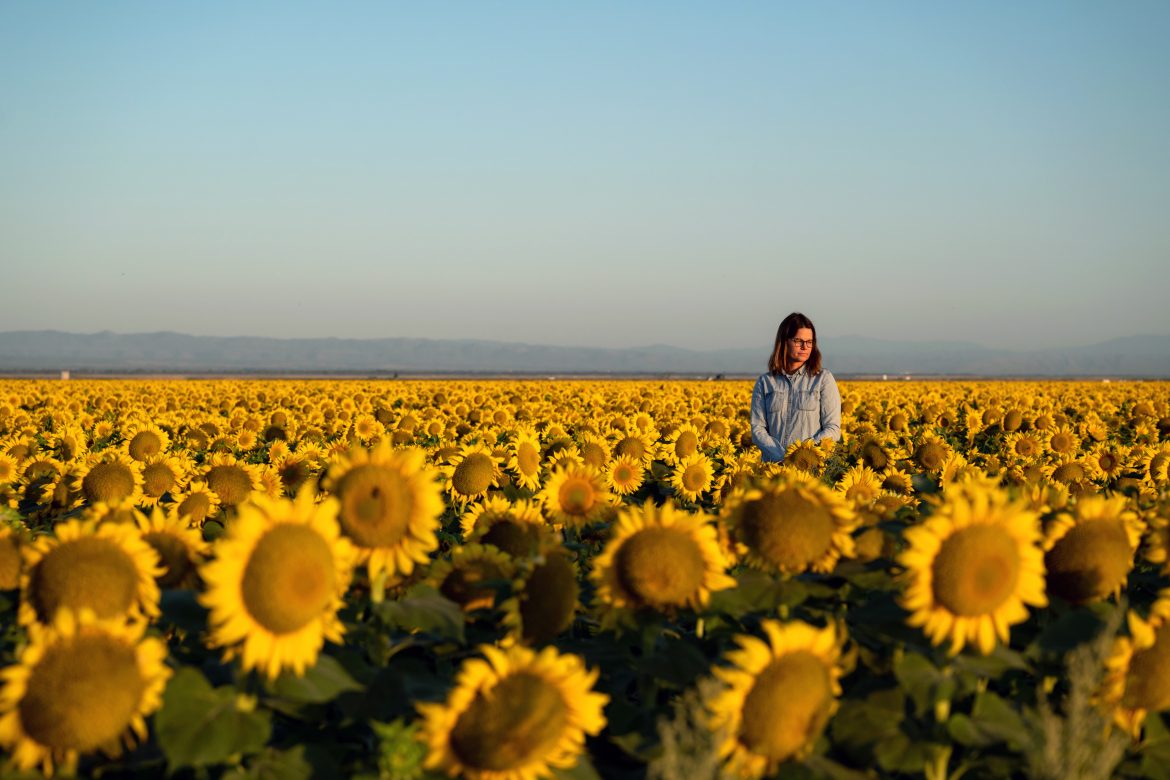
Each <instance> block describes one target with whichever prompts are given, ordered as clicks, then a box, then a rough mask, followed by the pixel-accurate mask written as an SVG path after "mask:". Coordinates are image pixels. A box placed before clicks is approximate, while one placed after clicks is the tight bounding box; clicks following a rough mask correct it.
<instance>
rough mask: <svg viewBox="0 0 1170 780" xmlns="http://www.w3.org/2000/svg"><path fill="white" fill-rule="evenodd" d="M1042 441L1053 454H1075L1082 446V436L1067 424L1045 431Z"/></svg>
mask: <svg viewBox="0 0 1170 780" xmlns="http://www.w3.org/2000/svg"><path fill="white" fill-rule="evenodd" d="M1042 442H1043V444H1044V446H1045V447H1046V448H1047V450H1048V451H1049V452H1050V453H1052V454H1053V455H1057V456H1061V455H1070V456H1071V455H1074V454H1076V452H1077V450H1079V449H1080V447H1081V437H1079V436H1077V434H1076V431H1074V430H1073V429H1072V428H1070V427H1068V426H1067V425H1061V426H1059V427H1057V428H1054V429H1052V430H1051V431H1045V432H1044V436H1043V437H1042Z"/></svg>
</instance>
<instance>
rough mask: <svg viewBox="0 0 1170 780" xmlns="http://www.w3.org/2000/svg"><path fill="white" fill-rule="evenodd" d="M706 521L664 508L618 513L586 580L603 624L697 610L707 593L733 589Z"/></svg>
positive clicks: (645, 507)
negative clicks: (639, 613)
mask: <svg viewBox="0 0 1170 780" xmlns="http://www.w3.org/2000/svg"><path fill="white" fill-rule="evenodd" d="M707 520H708V518H707V516H706V515H703V514H695V513H691V512H684V511H682V510H679V509H676V508H675V507H674V506H673V505H671V504H670V503H666V504H664V505H663V506H661V507H658V506H655V505H654V504H651V503H646V504H643V505H641V506H630V507H626V508H625V509H623V510H621V511H620V512H619V513H618V516H617V520H616V521H615V522H614V525H613V526H612V529H611V533H612V535H611V537H610V539H609V541H608V542H607V543H606V546H605V549H604V550H603V551H602V552H601V554H600V555H598V556H597V558H596V559H594V561H593V571H592V573H591V575H590V576H591V578H592V579H593V581H594V583H595V584H596V586H597V590H596V594H595V597H596V600H597V602H598V604H599V605H600V606H601V608H602V614H603V617H602V622H603V624H605V625H611V626H612V625H616V624H617V623H621V622H625V621H626V618H627V617H629V616H630V614H631V613H632V612H634V611H636V610H640V609H649V610H654V611H659V612H666V613H673V612H674V611H676V610H678V609H680V608H687V609H694V610H697V609H701V608H702V607H705V606H706V605H707V602H708V599H709V598H710V595H711V592H712V591H716V590H724V589H726V588H732V587H735V580H734V579H732V578H731V577H729V576H727V575H726V574H725V573H724V572H725V570H726V569H727V560H726V559H725V558H724V556H723V552H722V551H721V550H720V548H719V541H718V537H717V535H716V532H715V528H714V527H713V526H712V525H711V524H710V523H708V522H707Z"/></svg>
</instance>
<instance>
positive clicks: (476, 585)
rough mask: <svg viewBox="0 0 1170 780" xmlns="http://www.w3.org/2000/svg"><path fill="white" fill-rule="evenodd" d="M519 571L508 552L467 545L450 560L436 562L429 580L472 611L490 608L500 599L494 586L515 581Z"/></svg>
mask: <svg viewBox="0 0 1170 780" xmlns="http://www.w3.org/2000/svg"><path fill="white" fill-rule="evenodd" d="M515 572H516V565H515V564H514V563H513V562H512V557H511V556H510V555H508V554H507V553H503V552H500V551H499V550H498V549H496V548H495V547H489V546H487V545H483V544H465V545H461V546H459V547H456V548H455V549H454V550H452V551H451V555H450V557H449V558H440V559H439V560H437V561H435V562H434V564H432V565H431V570H430V572H429V573H428V574H427V579H426V581H427V584H429V585H431V586H432V587H434V588H435V589H436V590H437V591H439V592H440V593H442V594H443V595H444V596H445V597H446V598H448V599H450V600H451V601H454V602H455V603H456V604H458V605H459V606H460V607H462V608H463V610H464V611H465V612H472V611H474V610H477V609H490V608H491V607H492V606H493V605H494V604H495V596H496V590H495V586H494V585H493V584H492V583H494V582H499V581H502V580H508V581H511V579H512V576H513V575H514V574H515Z"/></svg>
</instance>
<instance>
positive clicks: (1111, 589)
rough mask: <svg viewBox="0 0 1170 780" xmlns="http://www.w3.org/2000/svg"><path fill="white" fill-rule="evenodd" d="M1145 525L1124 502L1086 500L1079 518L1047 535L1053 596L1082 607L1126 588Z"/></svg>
mask: <svg viewBox="0 0 1170 780" xmlns="http://www.w3.org/2000/svg"><path fill="white" fill-rule="evenodd" d="M1141 535H1142V522H1141V520H1140V519H1139V518H1138V516H1137V513H1135V512H1133V511H1131V510H1128V509H1126V500H1125V497H1124V496H1114V497H1112V498H1106V497H1105V496H1086V497H1084V498H1081V499H1080V500H1079V501H1077V503H1076V507H1075V508H1074V511H1073V514H1062V515H1060V516H1059V517H1058V518H1057V519H1056V520H1054V521H1053V522H1052V523H1051V524H1050V525H1049V526H1048V528H1047V530H1046V532H1045V534H1044V541H1043V544H1042V547H1043V548H1044V552H1045V555H1044V567H1045V569H1046V570H1047V579H1048V592H1049V593H1053V594H1056V595H1058V596H1060V597H1061V598H1063V599H1065V600H1066V601H1071V602H1073V603H1074V604H1082V603H1085V602H1089V601H1097V600H1099V599H1103V598H1105V597H1106V596H1108V595H1110V594H1112V593H1117V592H1118V591H1119V590H1120V589H1121V588H1122V587H1124V586H1125V581H1126V578H1127V577H1128V576H1129V572H1130V569H1132V568H1133V557H1134V553H1136V552H1137V548H1138V545H1139V544H1140V542H1141Z"/></svg>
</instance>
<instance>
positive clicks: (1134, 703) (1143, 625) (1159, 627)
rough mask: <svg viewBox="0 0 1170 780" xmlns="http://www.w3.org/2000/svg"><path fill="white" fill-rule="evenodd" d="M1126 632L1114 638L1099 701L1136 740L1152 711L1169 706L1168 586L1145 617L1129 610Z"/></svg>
mask: <svg viewBox="0 0 1170 780" xmlns="http://www.w3.org/2000/svg"><path fill="white" fill-rule="evenodd" d="M1127 617H1128V624H1129V636H1119V637H1117V638H1115V639H1114V640H1113V647H1112V651H1111V652H1110V655H1109V658H1108V659H1106V661H1105V679H1104V680H1103V681H1102V686H1101V692H1100V694H1099V696H1098V701H1099V702H1100V703H1101V704H1102V705H1104V706H1105V707H1107V708H1109V709H1111V710H1112V713H1113V721H1114V723H1116V724H1117V725H1118V726H1120V727H1121V728H1123V729H1125V730H1126V731H1127V732H1128V733H1129V734H1130V735H1131V736H1132V737H1133V738H1134V739H1135V740H1136V739H1139V738H1140V737H1141V732H1142V724H1143V723H1145V720H1146V715H1147V714H1149V713H1151V712H1162V711H1164V710H1167V709H1170V590H1163V591H1162V592H1161V593H1159V594H1158V598H1157V600H1156V601H1155V602H1154V604H1153V605H1152V606H1151V607H1150V614H1149V617H1148V618H1147V619H1143V618H1141V617H1140V616H1139V615H1138V614H1137V613H1136V612H1132V611H1131V612H1130V613H1129V614H1128V616H1127Z"/></svg>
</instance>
